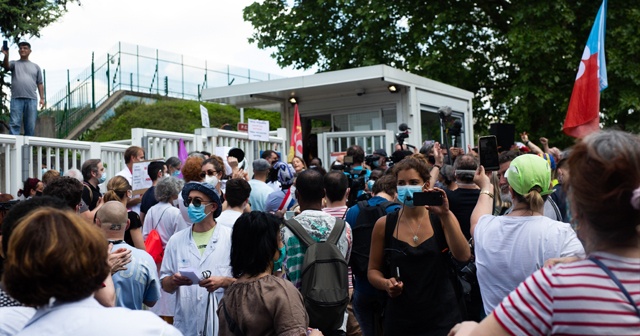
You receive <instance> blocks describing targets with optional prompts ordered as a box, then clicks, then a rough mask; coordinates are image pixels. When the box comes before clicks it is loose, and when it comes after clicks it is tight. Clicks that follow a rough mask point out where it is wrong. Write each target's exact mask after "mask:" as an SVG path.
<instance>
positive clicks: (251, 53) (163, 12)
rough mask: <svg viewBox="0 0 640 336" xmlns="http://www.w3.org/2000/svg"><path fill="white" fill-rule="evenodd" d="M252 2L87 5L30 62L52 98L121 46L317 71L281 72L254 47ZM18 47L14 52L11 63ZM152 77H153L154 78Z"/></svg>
mask: <svg viewBox="0 0 640 336" xmlns="http://www.w3.org/2000/svg"><path fill="white" fill-rule="evenodd" d="M252 2H253V1H252V0H231V1H228V0H225V1H220V0H213V1H212V0H182V1H175V0H172V1H169V0H82V6H78V5H77V4H71V5H69V7H68V8H69V11H68V13H66V14H65V15H64V16H63V17H62V18H61V19H60V20H59V21H58V22H56V23H54V24H52V25H50V26H48V27H46V28H44V29H43V30H42V31H41V36H40V38H31V39H29V42H30V43H31V46H32V50H33V52H32V54H31V56H30V59H31V60H32V61H33V62H35V63H37V64H38V65H40V67H41V68H42V69H45V70H46V75H47V96H48V97H51V96H52V95H53V94H54V93H56V92H58V91H59V90H60V89H62V88H64V85H65V84H66V70H67V69H69V70H70V74H71V77H72V78H74V77H75V76H76V75H77V74H78V73H80V72H81V71H82V70H84V69H86V68H89V67H90V65H91V52H92V51H94V52H95V53H96V57H98V55H105V54H106V53H107V52H108V51H109V50H110V49H111V48H112V47H113V46H114V45H116V44H117V43H118V41H121V42H126V43H129V44H138V45H140V46H145V47H151V48H158V49H161V50H166V51H172V52H175V53H178V54H183V55H185V56H188V57H192V58H197V59H201V60H208V61H209V62H210V63H209V64H211V63H214V62H215V63H219V64H230V65H232V66H236V67H243V68H250V69H252V70H256V71H261V72H268V73H271V74H274V75H280V76H285V77H294V76H299V75H304V74H311V73H313V71H306V72H303V71H299V70H293V69H291V68H289V69H280V68H279V67H278V65H277V64H276V61H275V60H274V59H272V58H271V57H270V56H269V54H270V53H271V51H267V50H260V49H258V48H257V47H256V46H255V44H249V43H248V42H247V38H248V37H249V36H250V35H251V32H252V28H251V24H249V23H247V22H244V20H243V19H242V9H243V8H244V7H246V6H248V5H249V4H251V3H252ZM17 57H18V55H17V47H16V46H11V59H16V58H17ZM150 75H152V74H150Z"/></svg>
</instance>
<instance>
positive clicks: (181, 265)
mask: <svg viewBox="0 0 640 336" xmlns="http://www.w3.org/2000/svg"><path fill="white" fill-rule="evenodd" d="M169 179H171V178H167V179H165V180H169ZM163 182H164V180H163ZM160 185H161V184H158V186H160ZM182 198H183V199H184V200H185V203H186V204H185V205H187V206H188V207H189V217H190V218H191V221H192V222H193V226H191V227H190V228H188V229H185V230H182V231H180V232H178V233H176V234H175V235H173V236H172V237H171V239H169V242H168V243H167V246H166V249H165V254H164V259H163V260H162V269H161V272H160V281H161V282H162V288H163V289H164V290H165V291H166V292H168V293H176V299H177V302H176V306H175V309H176V310H175V317H174V325H175V327H176V328H178V329H179V330H180V331H182V332H183V333H184V334H185V335H217V330H218V327H219V325H220V324H219V321H218V319H217V315H216V314H215V309H216V307H217V306H218V302H219V301H220V299H222V296H223V295H224V289H225V288H227V287H228V286H229V285H231V284H232V283H233V281H235V279H234V278H232V277H231V268H230V267H229V260H230V259H229V256H230V253H231V229H230V228H228V227H225V226H222V225H216V221H215V218H217V217H218V216H219V215H220V213H221V210H222V202H220V198H219V197H218V194H217V193H216V190H215V188H214V187H213V186H212V185H211V184H209V183H196V182H191V183H187V184H186V185H185V186H184V188H183V189H182ZM187 271H189V272H190V273H191V274H192V275H193V276H194V277H197V280H199V281H198V282H197V283H196V282H194V281H192V280H190V278H189V277H186V276H184V275H182V273H185V272H187ZM194 280H195V279H194Z"/></svg>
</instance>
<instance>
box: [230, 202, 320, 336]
mask: <svg viewBox="0 0 640 336" xmlns="http://www.w3.org/2000/svg"><path fill="white" fill-rule="evenodd" d="M281 225H282V221H281V219H279V218H277V217H276V216H273V215H271V214H267V213H264V212H259V211H252V212H250V213H245V214H243V215H242V216H240V217H239V218H238V220H237V221H236V224H235V226H234V227H233V233H232V234H231V257H230V260H231V270H232V272H233V277H235V278H237V279H238V280H237V281H236V282H234V283H233V284H231V285H230V286H229V288H227V290H226V291H225V294H224V298H223V299H222V300H221V301H220V304H219V306H218V320H219V321H220V331H219V334H218V335H220V336H226V335H240V334H243V335H296V336H300V335H307V326H308V325H309V318H308V316H307V313H306V311H305V308H304V303H303V301H302V295H300V292H299V291H298V290H297V289H296V288H295V287H294V286H293V285H292V284H291V282H289V281H287V280H284V279H282V278H280V277H277V276H273V275H272V273H273V271H274V264H275V263H276V262H280V263H282V261H284V257H285V252H284V245H283V243H282V239H281V236H280V226H281ZM258 312H259V313H258Z"/></svg>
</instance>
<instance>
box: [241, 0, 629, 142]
mask: <svg viewBox="0 0 640 336" xmlns="http://www.w3.org/2000/svg"><path fill="white" fill-rule="evenodd" d="M291 3H292V2H290V1H286V0H264V1H262V2H261V3H257V2H256V3H253V4H251V5H250V6H247V7H246V8H245V9H244V19H245V21H249V22H250V23H251V24H252V25H253V27H254V30H255V31H254V33H253V35H252V37H251V38H250V39H249V41H250V42H255V43H257V45H258V47H260V48H263V49H264V48H275V50H276V51H275V52H274V53H273V55H272V56H273V57H274V58H275V59H276V60H277V62H278V64H279V65H280V66H283V67H284V66H294V67H295V68H298V69H309V68H311V67H313V66H318V67H319V69H320V71H330V70H339V69H346V68H354V67H359V66H366V65H372V64H387V65H390V66H393V67H396V68H400V69H404V70H407V71H410V72H412V73H415V74H418V75H422V76H425V77H429V78H432V79H435V80H438V81H441V82H444V83H448V84H451V85H454V86H457V87H460V88H463V89H466V90H469V91H471V92H474V93H475V99H474V102H473V106H474V111H473V113H474V117H475V119H476V120H474V125H475V132H476V133H477V134H486V133H488V124H489V123H491V122H495V121H503V122H512V123H515V124H516V129H517V131H518V132H523V131H527V132H528V133H529V134H531V135H532V137H531V139H532V140H534V139H537V138H538V137H541V136H545V137H547V138H549V139H550V143H551V144H552V145H557V146H566V145H569V144H571V143H572V141H573V140H572V139H571V138H569V137H567V136H565V135H564V134H563V133H562V131H561V127H562V123H563V121H564V117H565V115H566V110H567V106H568V103H569V98H570V97H571V91H572V88H573V83H574V80H575V77H576V73H577V67H578V64H579V62H580V57H581V55H582V51H583V49H584V47H585V44H586V42H587V37H588V36H589V32H590V30H591V26H592V25H593V22H594V19H595V16H596V13H597V11H598V8H599V6H600V4H601V2H600V1H587V2H584V1H583V2H575V1H569V0H555V1H550V0H543V1H533V2H532V1H523V0H515V1H508V0H456V1H444V0H438V1H415V0H414V1H412V0H395V1H380V0H370V1H358V0H352V1H346V0H326V1H303V0H296V1H294V2H293V3H292V5H289V4H291ZM639 8H640V0H630V1H629V2H624V3H622V2H614V1H612V2H609V3H608V8H607V31H606V47H605V48H606V56H607V70H608V75H609V76H608V77H609V88H608V89H606V90H605V91H603V92H602V98H601V110H602V112H603V117H602V118H601V122H602V123H603V124H604V125H605V127H612V126H615V127H619V128H621V129H625V130H627V131H631V132H639V131H640V118H639V117H638V114H639V113H640V111H638V110H639V109H640V97H639V96H638V94H637V93H638V92H640V67H638V66H637V64H636V63H637V59H638V55H640V36H639V35H638V34H637V22H638V20H639V19H640V9H639ZM634 60H635V61H634Z"/></svg>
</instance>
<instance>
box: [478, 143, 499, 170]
mask: <svg viewBox="0 0 640 336" xmlns="http://www.w3.org/2000/svg"><path fill="white" fill-rule="evenodd" d="M478 150H479V151H480V153H479V154H480V164H481V165H482V166H483V167H484V170H485V171H496V170H500V161H499V160H498V139H497V138H496V136H495V135H489V136H483V137H480V139H479V140H478Z"/></svg>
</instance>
